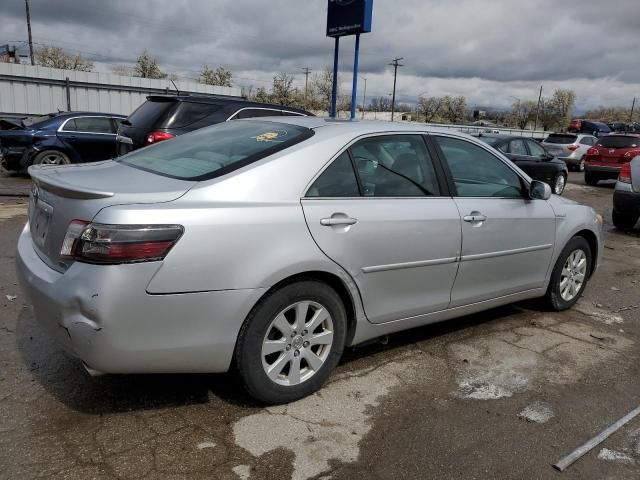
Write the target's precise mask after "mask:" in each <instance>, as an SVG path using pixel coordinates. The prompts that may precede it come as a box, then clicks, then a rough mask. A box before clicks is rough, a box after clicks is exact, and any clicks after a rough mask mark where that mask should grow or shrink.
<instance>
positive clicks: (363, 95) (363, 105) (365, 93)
mask: <svg viewBox="0 0 640 480" xmlns="http://www.w3.org/2000/svg"><path fill="white" fill-rule="evenodd" d="M362 80H364V93H363V94H362V119H363V120H364V112H365V110H366V109H367V79H366V78H364V77H362Z"/></svg>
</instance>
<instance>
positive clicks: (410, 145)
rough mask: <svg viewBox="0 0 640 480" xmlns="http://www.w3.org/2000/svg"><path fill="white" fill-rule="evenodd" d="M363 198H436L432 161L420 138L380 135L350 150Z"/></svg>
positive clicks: (437, 186) (436, 191) (437, 193)
mask: <svg viewBox="0 0 640 480" xmlns="http://www.w3.org/2000/svg"><path fill="white" fill-rule="evenodd" d="M350 152H351V157H352V158H353V162H354V164H355V167H356V171H357V173H358V176H359V177H360V184H361V186H362V194H363V195H364V196H365V197H424V196H439V195H440V187H439V184H438V179H437V176H436V172H435V169H434V166H433V162H432V159H431V157H430V155H429V152H428V150H427V148H426V144H425V141H424V139H423V137H422V136H421V135H383V136H376V137H371V138H366V139H364V140H360V141H359V142H357V143H356V144H354V145H353V146H352V147H351V148H350Z"/></svg>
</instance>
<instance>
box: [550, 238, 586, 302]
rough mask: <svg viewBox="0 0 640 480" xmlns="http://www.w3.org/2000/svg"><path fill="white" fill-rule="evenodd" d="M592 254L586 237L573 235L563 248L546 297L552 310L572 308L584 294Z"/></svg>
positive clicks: (554, 268)
mask: <svg viewBox="0 0 640 480" xmlns="http://www.w3.org/2000/svg"><path fill="white" fill-rule="evenodd" d="M591 255H592V253H591V247H590V246H589V242H587V241H586V240H585V239H584V237H573V238H572V239H571V240H569V243H567V245H566V246H565V247H564V249H562V252H561V253H560V256H559V257H558V260H557V261H556V264H555V266H554V267H553V272H552V273H551V280H550V281H549V288H548V289H547V293H546V294H545V297H544V298H545V300H546V303H547V305H548V306H549V307H550V308H551V309H552V310H555V311H556V312H559V311H561V310H566V309H568V308H571V307H572V306H573V305H574V304H575V303H576V302H577V301H578V299H579V298H580V296H582V293H583V292H584V289H585V287H586V286H587V282H588V281H589V272H591V262H592V257H591Z"/></svg>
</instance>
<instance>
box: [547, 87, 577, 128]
mask: <svg viewBox="0 0 640 480" xmlns="http://www.w3.org/2000/svg"><path fill="white" fill-rule="evenodd" d="M551 102H552V103H553V107H554V110H555V113H556V116H557V117H558V122H559V123H560V124H561V125H562V126H563V127H566V125H567V124H568V123H569V121H570V120H571V114H572V112H573V106H574V105H575V103H576V94H575V92H574V91H573V90H565V89H561V88H559V89H557V90H556V91H555V92H553V96H552V97H551Z"/></svg>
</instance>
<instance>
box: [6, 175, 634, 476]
mask: <svg viewBox="0 0 640 480" xmlns="http://www.w3.org/2000/svg"><path fill="white" fill-rule="evenodd" d="M569 181H570V183H569V184H568V186H567V191H566V193H565V195H566V196H567V197H569V198H573V199H577V200H579V201H581V202H583V203H587V204H590V205H592V206H593V207H594V208H596V210H598V211H599V212H601V213H602V214H604V215H605V218H606V219H607V222H608V224H607V225H606V230H607V241H606V247H605V250H604V258H603V263H602V265H601V267H600V268H599V270H598V272H597V273H596V275H595V276H594V278H593V279H592V281H591V282H590V284H589V287H588V288H587V290H586V294H585V296H584V298H583V299H582V300H581V301H580V303H579V304H578V305H577V306H576V307H575V308H574V309H572V310H570V311H567V312H563V313H550V312H544V311H539V310H537V309H536V308H535V305H533V304H519V305H514V306H508V307H504V308H500V309H495V310H491V311H489V312H484V313H481V314H477V315H472V316H468V317H464V318H461V319H457V320H452V321H449V322H446V323H442V324H437V325H432V326H428V327H424V328H419V329H415V330H411V331H408V332H403V333H400V334H396V335H393V336H391V337H390V340H389V342H388V343H387V344H386V345H382V344H376V345H369V346H366V347H362V348H356V349H352V350H349V351H348V352H347V353H346V355H345V357H344V359H343V361H342V363H341V365H340V367H339V368H338V371H337V372H336V374H335V375H333V377H332V378H331V380H330V382H329V384H328V385H327V386H325V388H323V389H322V390H321V391H320V392H319V393H318V394H316V395H313V396H311V397H309V398H307V399H304V400H301V401H299V402H296V403H293V404H290V405H287V406H280V407H271V408H263V407H262V406H260V405H258V404H256V403H255V402H253V401H252V400H251V399H250V398H248V397H247V395H246V394H245V393H244V392H243V391H242V389H241V388H240V386H239V383H238V381H237V379H236V378H235V376H234V375H232V374H226V375H180V376H170V375H156V376H152V375H148V376H104V377H98V378H91V377H89V376H88V375H87V374H86V373H85V372H84V371H83V369H82V368H81V366H80V364H79V363H78V362H77V361H76V360H74V359H72V358H69V357H68V356H66V355H65V354H64V353H63V352H62V351H61V350H60V349H59V348H58V347H57V346H56V345H55V344H53V343H52V342H51V341H50V340H49V338H47V337H46V336H45V335H44V334H43V333H42V332H41V331H40V329H39V327H38V326H37V325H36V323H35V322H34V319H33V316H32V314H31V310H30V308H29V305H28V304H27V303H26V302H25V298H24V296H23V294H22V292H21V291H20V290H19V287H18V286H17V285H16V278H15V273H14V249H15V243H16V239H17V236H18V234H19V232H20V230H21V228H22V226H23V224H24V221H25V217H24V214H25V212H26V203H25V202H26V199H25V198H14V197H9V196H5V197H2V198H0V252H1V253H0V478H7V479H14V478H25V479H28V478H39V477H47V478H65V479H76V478H77V479H88V478H95V479H112V478H136V479H139V478H151V479H155V478H163V479H164V478H168V479H183V478H184V479H187V478H188V479H200V478H202V479H204V478H207V479H211V478H214V479H253V480H255V479H283V478H293V479H307V478H317V479H320V478H322V479H336V480H337V479H353V478H367V479H388V478H403V479H405V478H408V479H424V478H439V479H447V478H452V479H453V478H456V479H457V478H465V479H467V478H478V479H486V478H496V479H501V478H505V479H506V478H554V477H558V478H560V477H564V478H571V479H603V478H608V479H626V478H629V479H631V478H638V477H639V476H640V419H638V420H636V421H633V422H631V423H629V424H628V425H627V426H625V427H624V428H623V429H622V430H620V431H619V432H618V433H616V434H615V435H613V436H612V437H611V438H609V439H608V440H607V441H605V442H604V443H603V444H602V445H600V446H599V447H597V448H596V449H594V450H593V451H592V452H591V453H589V454H588V455H586V456H585V457H584V458H583V459H581V460H580V461H578V462H577V463H576V464H574V465H573V466H572V467H570V468H569V469H568V470H567V471H566V472H564V473H562V474H560V473H558V472H556V471H555V470H553V469H552V467H551V465H552V464H553V463H555V462H556V461H557V460H559V459H560V458H561V457H562V456H564V455H565V454H567V453H569V452H570V451H572V450H573V449H574V448H575V447H577V446H578V445H580V444H581V443H582V442H584V441H585V440H587V439H589V438H590V437H592V436H593V435H595V434H596V433H598V432H599V431H600V430H602V429H603V428H605V427H607V426H608V425H610V424H611V423H613V422H614V421H615V420H617V419H618V418H620V417H622V416H623V415H625V414H626V413H628V412H629V411H631V410H632V409H633V408H635V407H636V406H637V405H638V403H639V399H640V383H639V382H638V374H639V373H640V372H639V370H640V367H639V362H638V357H639V353H640V351H639V349H638V345H637V342H638V338H639V337H638V336H639V335H640V308H639V306H640V295H639V293H640V235H638V232H636V233H629V234H625V233H622V232H619V231H617V230H615V229H614V228H613V227H612V226H611V224H610V209H611V193H612V189H611V185H602V186H599V187H588V186H585V185H584V183H583V181H582V178H581V176H580V175H579V174H574V173H572V174H570V179H569ZM11 189H21V191H24V190H25V189H28V180H26V179H22V178H20V177H6V176H5V177H1V176H0V193H2V192H6V193H10V191H12V190H11Z"/></svg>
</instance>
